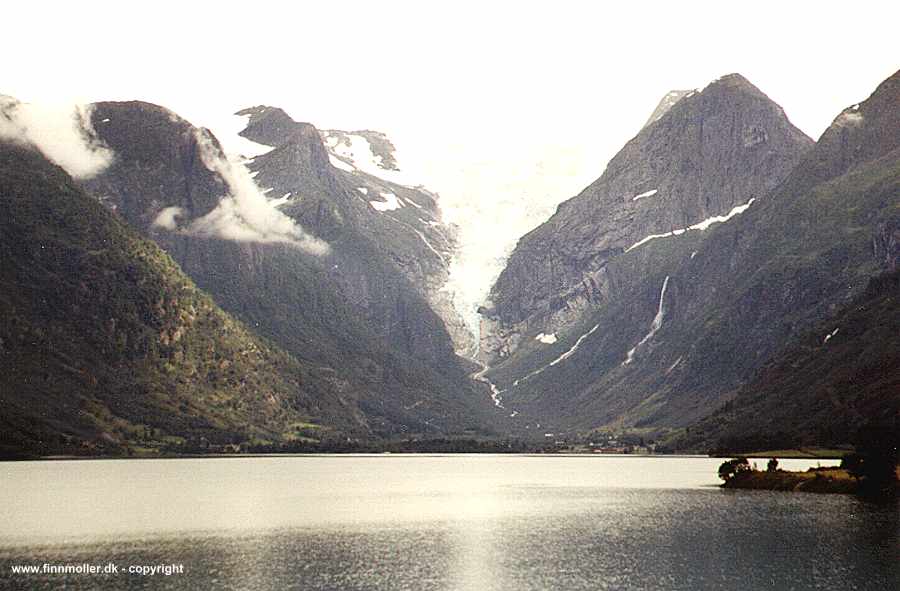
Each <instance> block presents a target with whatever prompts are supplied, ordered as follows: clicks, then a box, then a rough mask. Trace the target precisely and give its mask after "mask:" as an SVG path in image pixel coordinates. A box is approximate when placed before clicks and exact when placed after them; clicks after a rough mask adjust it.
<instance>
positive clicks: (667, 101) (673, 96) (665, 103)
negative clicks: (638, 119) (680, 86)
mask: <svg viewBox="0 0 900 591" xmlns="http://www.w3.org/2000/svg"><path fill="white" fill-rule="evenodd" d="M692 92H696V91H694V90H670V91H669V92H667V93H666V95H665V96H664V97H662V99H660V101H659V104H657V105H656V108H655V109H653V113H651V114H650V117H649V118H648V119H647V122H646V123H644V127H647V126H648V125H650V124H651V123H653V122H654V121H658V120H659V119H660V118H661V117H662V116H663V115H665V114H666V113H668V112H669V109H671V108H672V107H674V106H675V104H676V103H677V102H678V101H680V100H681V99H683V98H684V97H686V96H687V95H688V94H690V93H692Z"/></svg>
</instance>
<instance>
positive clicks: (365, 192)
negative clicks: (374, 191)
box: [356, 187, 369, 195]
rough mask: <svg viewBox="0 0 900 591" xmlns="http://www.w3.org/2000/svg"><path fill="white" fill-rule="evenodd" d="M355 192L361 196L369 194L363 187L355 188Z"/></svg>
mask: <svg viewBox="0 0 900 591" xmlns="http://www.w3.org/2000/svg"><path fill="white" fill-rule="evenodd" d="M356 190H357V191H359V192H360V193H362V194H363V195H368V194H369V190H368V189H366V188H365V187H357V188H356Z"/></svg>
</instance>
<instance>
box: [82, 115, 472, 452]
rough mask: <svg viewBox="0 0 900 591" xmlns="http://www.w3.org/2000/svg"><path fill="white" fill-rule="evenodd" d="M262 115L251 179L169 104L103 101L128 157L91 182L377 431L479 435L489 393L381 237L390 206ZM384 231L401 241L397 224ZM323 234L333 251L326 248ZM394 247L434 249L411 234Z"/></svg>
mask: <svg viewBox="0 0 900 591" xmlns="http://www.w3.org/2000/svg"><path fill="white" fill-rule="evenodd" d="M248 115H249V116H248V122H249V123H250V126H249V127H248V129H247V131H245V136H249V137H247V139H248V140H250V141H253V142H256V146H255V147H256V148H258V150H257V154H259V156H257V157H256V158H255V159H253V160H249V161H246V166H247V167H248V168H249V169H250V172H249V175H248V173H247V172H246V171H244V170H243V167H244V166H245V164H241V163H238V162H227V161H225V159H224V155H223V154H222V151H221V148H220V147H219V144H218V142H217V141H216V140H215V138H214V137H212V136H211V135H210V134H209V133H208V132H206V131H203V130H198V129H196V128H193V127H192V126H191V125H190V124H189V123H187V122H185V121H183V120H181V119H180V118H178V117H177V116H175V115H174V114H171V113H169V112H168V111H166V110H164V109H161V108H159V107H154V106H152V105H146V104H144V103H99V104H97V105H95V107H94V110H93V120H94V123H95V129H96V130H97V133H98V134H99V135H100V137H101V139H102V140H103V141H104V142H106V144H107V145H109V147H110V148H111V149H112V151H113V152H114V153H115V154H116V157H115V162H114V164H113V165H112V166H111V167H110V168H109V169H108V170H107V171H105V172H104V173H103V174H101V175H99V176H97V177H95V178H93V179H91V180H90V181H86V182H85V186H86V187H87V188H88V189H89V190H90V191H91V192H92V193H94V194H95V195H98V196H99V197H100V198H101V199H102V200H103V201H104V203H106V204H107V205H108V206H109V207H111V208H113V209H115V210H116V211H117V212H119V213H120V214H122V215H123V217H125V219H127V220H128V221H129V222H130V223H132V224H134V225H135V226H137V227H138V228H140V229H141V230H142V231H143V232H145V233H146V234H147V235H148V236H150V237H152V238H153V239H154V240H155V241H157V242H158V243H159V244H160V245H162V246H163V247H164V248H165V249H166V250H167V251H168V252H169V253H170V254H171V255H172V256H173V258H175V260H176V261H177V262H178V263H179V264H180V265H181V266H182V268H183V269H184V270H185V272H186V273H188V274H189V275H190V276H191V277H192V278H193V279H194V280H195V281H196V282H197V283H198V285H199V286H200V287H201V288H203V289H205V290H206V291H208V292H209V293H210V294H212V295H213V297H214V298H215V299H216V301H217V302H218V303H219V304H220V305H222V306H223V307H224V308H225V309H226V310H228V311H230V312H232V313H233V314H235V315H236V316H238V317H239V318H241V319H242V320H244V321H245V322H246V323H247V324H248V325H249V326H250V327H251V328H253V329H254V330H257V331H258V332H260V333H262V334H264V335H266V336H268V337H271V338H273V339H274V340H275V341H276V342H277V343H279V344H280V345H281V346H282V347H284V348H285V349H287V350H288V351H289V352H290V353H292V354H294V355H296V356H298V357H299V358H301V359H306V360H310V361H312V362H315V363H318V364H321V365H322V366H323V367H327V368H330V371H333V372H336V375H337V376H338V378H339V379H341V380H344V388H343V390H344V392H345V394H346V396H347V397H349V398H350V399H352V400H353V401H354V404H355V405H356V406H357V407H358V408H360V409H362V410H363V412H364V413H365V415H366V416H367V417H368V420H369V423H370V424H371V426H372V428H373V430H374V431H376V432H377V433H380V434H388V435H390V434H394V433H421V432H425V433H428V432H431V433H446V432H453V431H459V430H462V429H465V428H469V427H473V426H474V427H476V428H478V426H479V425H481V424H483V421H484V419H485V417H486V416H487V414H488V413H489V412H490V408H489V398H488V396H487V394H486V393H484V392H481V391H479V390H478V389H477V388H475V387H474V386H473V385H472V384H471V383H470V381H469V380H468V377H467V373H468V371H467V369H466V368H464V367H463V365H462V362H461V360H459V359H458V358H457V357H456V356H455V355H454V352H453V345H452V342H451V339H450V337H449V336H448V334H447V331H446V329H445V327H444V325H443V323H442V321H441V319H440V318H439V317H438V316H437V314H435V312H434V311H433V310H432V309H431V307H430V306H429V304H428V302H427V300H426V299H425V298H424V297H423V295H422V294H421V292H420V291H418V290H417V289H416V288H415V287H414V286H413V285H412V282H411V280H410V279H409V278H408V277H407V275H406V274H405V272H404V271H403V270H402V265H401V263H402V259H400V256H399V255H397V256H394V255H393V253H392V252H391V251H390V250H389V249H387V248H385V246H384V245H382V244H380V243H379V242H378V241H377V240H376V239H375V237H374V234H373V233H371V232H369V231H368V230H367V228H370V227H375V225H376V224H377V223H378V217H377V216H378V215H379V212H378V211H377V209H375V208H374V207H373V206H372V205H371V204H370V203H369V202H368V201H366V200H364V199H362V198H363V197H364V196H363V195H362V194H361V193H360V192H359V191H357V190H356V189H355V187H353V186H352V185H350V184H348V182H347V181H346V180H345V179H344V178H343V177H342V175H341V171H340V170H338V169H336V168H335V167H334V166H333V165H332V163H331V159H330V155H329V154H328V152H327V151H326V150H325V148H324V145H323V143H322V140H321V137H320V135H319V133H318V132H317V131H316V130H315V128H314V127H313V126H311V125H309V124H305V123H297V122H294V121H292V120H290V118H289V117H287V116H286V115H284V114H283V113H279V112H278V111H277V110H270V109H267V108H254V109H250V110H249V113H248ZM157 136H159V137H160V138H162V139H160V140H159V141H156V140H154V138H156V137H157ZM145 140H148V141H146V142H145ZM266 142H269V143H266ZM270 143H271V144H276V143H277V145H270ZM169 154H174V156H172V157H169V156H168V155H169ZM211 159H212V160H214V162H212V164H213V165H212V166H210V161H211ZM238 173H240V174H238ZM250 177H255V178H253V179H252V180H251V178H250ZM254 181H255V184H256V185H258V187H260V188H262V189H263V192H264V194H265V197H260V196H259V190H258V189H257V187H256V186H254ZM373 182H374V181H373ZM248 184H249V187H248V186H247V185H248ZM242 191H243V192H249V193H253V194H254V195H255V200H253V199H251V200H249V201H248V202H247V203H243V204H242V203H241V202H240V200H236V199H234V198H233V196H232V195H231V193H235V192H242ZM397 191H398V193H397V198H398V199H403V198H404V194H403V193H402V192H401V189H397ZM211 196H214V197H211ZM226 197H227V198H226ZM375 199H381V200H384V201H378V202H379V203H382V202H387V201H389V199H386V198H384V197H381V196H378V197H376V198H375ZM229 204H230V208H229V207H225V205H229ZM409 207H410V209H412V208H413V206H409ZM373 220H374V221H373ZM270 230H271V232H270ZM298 232H299V234H298ZM384 232H385V233H388V232H393V233H394V234H400V232H399V230H398V229H397V228H396V227H391V228H390V230H384ZM308 235H312V238H310V237H309V236H308ZM297 236H300V238H297ZM304 236H305V237H304ZM319 240H321V241H325V243H326V244H327V246H323V247H322V248H318V245H320V244H321V243H320V242H316V241H319ZM393 240H394V242H393V244H397V245H403V244H412V245H419V244H421V243H422V239H421V238H420V237H419V236H417V235H416V234H415V233H413V232H409V231H407V232H406V235H405V236H399V237H398V236H394V237H393ZM310 244H311V245H312V246H316V248H310V247H308V246H309V245H310ZM398 249H399V246H398ZM406 256H407V258H408V259H409V260H410V261H411V263H410V264H413V263H415V264H417V265H422V266H423V267H424V266H425V265H427V264H428V261H430V260H431V259H437V254H435V253H433V252H431V250H428V256H422V257H421V260H419V258H418V257H417V256H416V255H415V254H407V255H406ZM434 265H435V266H437V263H434Z"/></svg>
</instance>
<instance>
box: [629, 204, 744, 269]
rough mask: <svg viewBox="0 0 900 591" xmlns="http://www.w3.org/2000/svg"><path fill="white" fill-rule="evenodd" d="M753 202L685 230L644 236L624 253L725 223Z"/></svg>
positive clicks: (738, 206)
mask: <svg viewBox="0 0 900 591" xmlns="http://www.w3.org/2000/svg"><path fill="white" fill-rule="evenodd" d="M754 201H756V198H755V197H753V198H751V199H750V201H748V202H747V203H744V204H743V205H737V206H735V207H734V208H732V210H731V211H729V212H728V213H726V214H725V215H716V216H712V217H709V218H706V219H705V220H703V221H701V222H697V223H696V224H693V225H691V226H688V227H687V228H680V229H678V230H672V231H671V232H665V233H663V234H650V235H649V236H645V237H643V238H641V239H640V240H638V241H637V242H635V243H634V244H632V245H631V246H629V247H628V248H626V249H625V252H628V251H630V250H634V249H635V248H637V247H638V246H641V245H643V244H646V243H647V242H650V241H651V240H656V239H657V238H668V237H669V236H679V235H681V234H684V233H685V232H689V231H691V230H701V231H702V230H706V229H708V228H709V227H710V226H712V225H713V224H720V223H722V222H727V221H728V220H730V219H731V218H733V217H734V216H736V215H738V214H739V213H744V212H745V211H747V208H749V207H750V205H751V204H753V202H754ZM692 258H693V257H692Z"/></svg>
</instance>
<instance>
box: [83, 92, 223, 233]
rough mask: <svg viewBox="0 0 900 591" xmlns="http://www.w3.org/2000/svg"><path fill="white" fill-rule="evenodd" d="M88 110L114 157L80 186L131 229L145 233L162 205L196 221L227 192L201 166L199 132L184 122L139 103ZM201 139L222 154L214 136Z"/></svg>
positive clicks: (218, 179) (163, 110)
mask: <svg viewBox="0 0 900 591" xmlns="http://www.w3.org/2000/svg"><path fill="white" fill-rule="evenodd" d="M92 107H93V109H92V110H91V124H92V126H93V128H94V130H95V132H96V133H97V136H98V137H99V138H100V139H101V140H102V141H103V143H105V144H106V145H107V146H109V148H110V149H111V150H112V152H113V153H114V154H115V159H114V161H113V163H112V165H111V166H110V167H109V169H107V170H106V171H104V173H103V174H101V175H99V176H98V177H96V178H94V179H91V180H90V181H88V182H86V184H85V186H86V187H87V188H88V190H89V191H91V192H92V193H94V194H95V195H96V196H97V197H98V198H100V199H101V201H103V202H104V203H105V204H106V205H107V206H109V207H111V208H112V209H115V210H116V211H118V212H119V213H120V214H121V215H123V216H124V217H125V219H127V220H129V221H130V222H131V223H132V224H134V225H135V226H136V227H138V228H141V229H143V230H145V231H146V230H148V229H149V228H151V226H152V223H153V220H154V219H155V217H156V215H157V214H158V213H159V211H160V210H161V209H163V208H166V207H178V208H181V209H182V210H183V211H184V212H185V214H186V215H187V216H189V217H192V218H193V217H200V216H202V215H205V214H206V213H209V212H210V211H211V210H212V209H213V208H214V207H215V206H216V205H217V204H218V202H219V199H220V198H221V197H222V196H223V195H225V194H227V192H228V189H227V187H226V185H225V183H224V181H223V179H222V178H221V177H220V176H219V175H218V174H216V173H215V172H213V171H211V170H209V168H207V167H206V166H205V165H204V164H203V158H202V156H201V152H200V148H199V146H198V132H199V131H200V130H199V129H198V128H196V127H194V126H193V125H192V124H191V123H189V122H188V121H186V120H184V119H182V118H181V117H179V116H178V115H176V114H175V113H173V112H172V111H170V110H168V109H166V108H164V107H160V106H159V105H154V104H152V103H146V102H142V101H128V102H101V103H94V104H93V105H92ZM205 136H206V137H207V138H208V139H209V140H210V141H211V142H212V145H213V148H214V149H216V150H219V151H221V146H220V145H219V142H218V140H216V139H215V137H213V136H212V135H211V134H208V133H207V134H205ZM137 187H142V190H136V188H137ZM144 188H145V190H144Z"/></svg>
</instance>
